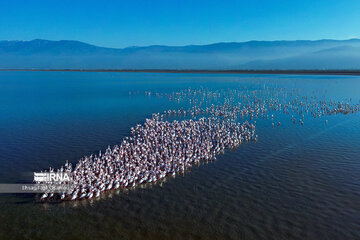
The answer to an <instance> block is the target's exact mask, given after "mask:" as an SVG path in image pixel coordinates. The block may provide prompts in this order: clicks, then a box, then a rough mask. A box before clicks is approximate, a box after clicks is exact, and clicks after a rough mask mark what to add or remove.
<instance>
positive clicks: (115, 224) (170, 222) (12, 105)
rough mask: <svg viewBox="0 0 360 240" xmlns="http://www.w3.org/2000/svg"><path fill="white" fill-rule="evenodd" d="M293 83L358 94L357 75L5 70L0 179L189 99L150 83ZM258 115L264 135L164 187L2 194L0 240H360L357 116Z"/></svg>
mask: <svg viewBox="0 0 360 240" xmlns="http://www.w3.org/2000/svg"><path fill="white" fill-rule="evenodd" d="M264 86H266V87H277V88H286V89H298V90H299V91H301V93H302V94H303V95H309V96H310V95H316V96H318V97H319V98H320V97H322V98H327V99H336V100H341V101H350V98H351V102H352V103H354V104H356V103H359V100H360V94H359V93H360V77H351V76H301V75H235V74H234V75H232V74H165V73H86V72H78V73H75V72H0V154H1V155H0V183H17V182H31V181H32V178H33V171H39V170H42V169H45V168H48V167H50V166H51V167H55V168H57V167H59V166H60V165H62V164H64V162H65V161H66V160H69V161H71V162H73V163H76V162H77V161H78V159H79V158H81V157H83V156H85V155H89V154H92V153H95V152H97V151H98V150H104V149H106V147H107V146H108V145H110V146H111V145H115V144H119V143H120V142H121V140H122V138H123V137H126V136H129V134H130V127H132V126H134V125H136V124H137V123H143V122H144V120H145V119H146V118H148V117H151V114H152V113H157V112H162V111H164V110H168V109H174V108H175V109H177V108H179V107H182V106H184V107H185V106H186V104H185V103H177V102H175V101H169V100H168V99H166V98H157V97H154V96H150V97H149V96H145V95H144V91H152V92H168V93H170V92H173V91H179V90H182V89H186V88H188V87H191V88H199V87H202V88H209V89H215V90H221V89H234V88H243V87H246V89H251V90H255V89H263V88H264ZM326 119H327V120H328V124H325V118H324V119H322V118H321V119H314V118H312V117H308V116H307V117H305V119H304V122H305V124H304V125H303V126H301V125H294V124H293V123H291V121H290V119H289V116H282V115H280V116H277V117H276V121H281V123H282V124H281V126H280V127H276V128H272V127H271V122H269V121H268V120H263V119H258V120H257V124H256V126H257V129H256V131H257V134H258V135H259V141H258V142H257V143H248V144H244V145H241V146H240V147H238V148H237V149H236V150H232V151H228V152H226V153H225V154H224V155H221V156H219V158H218V160H217V161H216V162H215V163H209V164H203V165H201V166H200V167H195V168H193V169H192V170H191V171H190V172H188V173H186V174H185V175H184V176H178V177H176V178H169V179H167V180H166V182H164V183H163V184H160V185H153V186H150V187H144V188H137V189H135V190H132V191H127V192H123V191H120V192H111V193H110V194H107V195H106V196H104V197H102V198H101V199H99V200H90V201H89V200H85V201H80V202H77V203H70V202H66V203H61V204H41V203H38V202H37V201H36V197H35V196H34V195H31V194H17V195H14V194H1V195H0V213H1V214H0V239H144V238H146V239H169V238H172V239H174V238H175V239H357V238H358V237H359V236H360V217H359V216H360V177H359V172H360V157H359V156H360V148H359V146H360V114H353V115H336V116H329V117H326Z"/></svg>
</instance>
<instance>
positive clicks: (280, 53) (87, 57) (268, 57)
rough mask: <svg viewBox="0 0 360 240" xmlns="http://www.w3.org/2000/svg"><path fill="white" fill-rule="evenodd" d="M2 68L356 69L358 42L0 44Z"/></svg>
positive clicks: (359, 59)
mask: <svg viewBox="0 0 360 240" xmlns="http://www.w3.org/2000/svg"><path fill="white" fill-rule="evenodd" d="M0 68H1V69H134V70H135V69H178V70H183V69H199V70H202V69H207V70H229V69H233V70H259V69H263V70H289V69H298V70H299V69H301V70H310V69H311V70H332V69H343V70H346V69H360V39H350V40H328V39H324V40H316V41H310V40H297V41H249V42H227V43H215V44H209V45H187V46H164V45H153V46H146V47H127V48H106V47H98V46H94V45H91V44H87V43H83V42H79V41H71V40H61V41H50V40H42V39H35V40H32V41H0Z"/></svg>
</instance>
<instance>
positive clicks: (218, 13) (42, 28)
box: [0, 0, 360, 47]
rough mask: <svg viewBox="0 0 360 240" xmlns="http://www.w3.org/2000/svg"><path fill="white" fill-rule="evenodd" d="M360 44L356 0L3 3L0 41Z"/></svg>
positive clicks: (0, 3) (53, 0) (359, 14)
mask: <svg viewBox="0 0 360 240" xmlns="http://www.w3.org/2000/svg"><path fill="white" fill-rule="evenodd" d="M355 37H360V1H358V0H352V1H349V0H312V1H310V0H284V1H280V0H275V1H266V0H249V1H233V0H222V1H211V0H208V1H202V0H198V1H196V0H192V1H188V0H180V1H175V0H173V1H172V0H161V1H158V0H149V1H147V0H128V1H112V0H103V1H91V0H87V1H81V0H72V1H68V0H61V1H57V0H44V1H36V0H24V1H17V0H3V1H0V39H1V40H31V39H35V38H41V39H50V40H61V39H71V40H79V41H84V42H88V43H91V44H95V45H99V46H108V47H126V46H144V45H153V44H165V45H187V44H208V43H214V42H232V41H248V40H296V39H310V40H313V39H324V38H331V39H348V38H355Z"/></svg>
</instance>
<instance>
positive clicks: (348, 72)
mask: <svg viewBox="0 0 360 240" xmlns="http://www.w3.org/2000/svg"><path fill="white" fill-rule="evenodd" d="M0 71H1V72H134V73H136V72H139V73H199V74H202V73H211V74H289V75H350V76H360V70H197V69H188V70H173V69H0Z"/></svg>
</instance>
